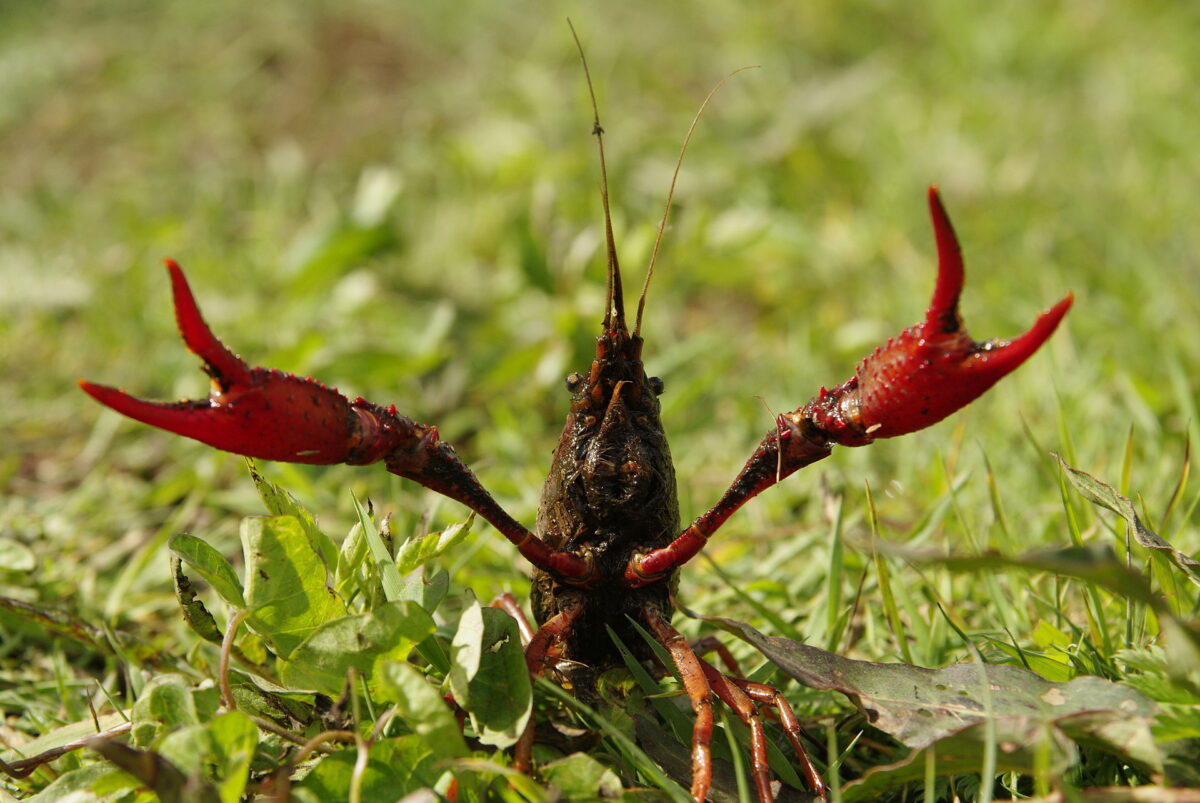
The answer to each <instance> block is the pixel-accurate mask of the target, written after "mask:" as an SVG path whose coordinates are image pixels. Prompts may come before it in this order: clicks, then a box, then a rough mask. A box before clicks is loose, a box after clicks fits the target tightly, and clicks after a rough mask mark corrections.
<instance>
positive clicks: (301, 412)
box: [79, 259, 383, 465]
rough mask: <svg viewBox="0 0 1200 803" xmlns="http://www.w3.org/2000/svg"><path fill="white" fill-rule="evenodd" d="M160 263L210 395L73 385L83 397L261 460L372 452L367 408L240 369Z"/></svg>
mask: <svg viewBox="0 0 1200 803" xmlns="http://www.w3.org/2000/svg"><path fill="white" fill-rule="evenodd" d="M166 266H167V271H168V273H170V276H171V288H172V291H173V294H174V299H175V320H176V322H177V323H178V325H179V332H180V334H181V335H183V341H184V343H185V344H187V347H188V349H189V350H191V351H192V352H193V353H194V354H196V355H197V356H198V357H199V358H200V359H201V360H203V361H204V370H205V372H206V373H208V375H209V376H211V377H212V380H213V383H212V384H213V387H212V392H211V393H210V394H209V396H208V398H206V399H184V400H183V401H178V402H152V401H146V400H144V399H139V398H137V397H136V396H131V395H129V394H128V393H125V392H124V391H122V390H118V389H117V388H112V387H108V386H106V385H97V384H93V383H91V382H87V381H85V380H80V381H79V387H80V388H82V389H83V391H84V392H85V393H87V394H88V395H90V396H91V397H92V398H94V399H95V400H96V401H98V402H100V403H101V404H103V405H105V406H106V407H111V408H112V409H113V410H116V411H117V412H118V413H121V414H122V415H126V416H128V417H130V418H132V419H134V420H136V421H141V422H142V423H143V424H149V425H150V426H152V427H158V428H159V429H164V430H166V431H168V432H173V433H175V434H177V435H183V436H184V437H186V438H192V439H194V440H198V441H200V442H201V443H206V444H208V445H209V446H214V447H216V448H218V449H222V450H224V451H227V452H233V453H235V454H241V455H246V456H248V457H257V458H262V459H264V460H282V461H286V462H292V463H310V464H318V465H327V464H332V463H341V462H344V461H346V460H348V459H355V458H358V457H359V456H360V455H365V454H367V453H373V452H374V451H375V450H377V448H380V444H381V443H382V442H383V441H381V440H380V436H379V432H378V431H377V430H378V427H377V426H375V424H377V418H378V415H377V414H376V412H375V411H374V410H373V409H372V406H371V405H369V404H366V403H363V404H360V405H357V406H354V405H351V404H350V401H349V400H348V399H347V398H346V397H345V396H343V395H342V394H340V393H338V392H337V391H336V390H331V389H329V388H327V387H325V386H324V385H323V384H321V383H320V382H317V381H315V380H312V379H303V378H301V377H298V376H294V375H292V374H287V373H283V372H281V371H272V370H269V369H266V368H254V367H251V366H249V365H247V364H246V363H245V361H243V360H242V358H241V357H238V356H237V355H236V354H234V353H233V352H232V351H230V350H229V349H228V348H227V347H226V346H225V344H223V343H222V342H221V341H220V340H219V339H217V336H216V335H214V334H213V333H212V330H210V329H209V328H208V324H206V323H205V322H204V318H203V316H202V315H201V314H200V308H199V306H198V305H197V304H196V299H195V297H193V296H192V291H191V288H189V287H188V283H187V279H186V278H185V277H184V275H183V270H182V269H181V268H180V267H179V265H178V264H176V263H175V262H174V261H172V260H169V259H168V260H166ZM375 459H377V458H375Z"/></svg>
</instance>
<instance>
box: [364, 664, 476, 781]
mask: <svg viewBox="0 0 1200 803" xmlns="http://www.w3.org/2000/svg"><path fill="white" fill-rule="evenodd" d="M378 680H379V687H378V690H377V691H376V696H377V697H378V699H380V700H382V701H384V702H388V703H395V705H396V708H397V709H398V711H399V715H400V718H401V719H403V720H404V721H405V722H406V723H407V724H408V726H409V727H410V728H412V730H413V731H414V732H415V733H416V734H417V735H418V736H420V737H421V738H422V739H423V740H425V743H426V744H427V745H428V746H429V749H431V750H432V751H433V752H434V753H435V754H436V755H438V756H439V757H443V758H445V757H449V758H458V757H461V756H465V755H467V752H468V751H467V744H466V742H464V741H463V737H462V732H461V731H460V730H459V728H458V722H457V721H455V719H454V715H453V714H452V713H450V709H449V708H448V707H447V706H446V701H445V700H443V699H442V695H441V693H440V692H439V691H438V690H437V688H436V687H435V686H433V685H432V684H431V683H430V682H429V681H428V680H426V678H425V676H424V675H422V674H421V673H420V672H419V671H417V669H416V668H415V667H413V666H412V665H410V664H406V663H401V662H396V661H389V662H387V663H384V664H382V665H381V666H380V667H379V675H378Z"/></svg>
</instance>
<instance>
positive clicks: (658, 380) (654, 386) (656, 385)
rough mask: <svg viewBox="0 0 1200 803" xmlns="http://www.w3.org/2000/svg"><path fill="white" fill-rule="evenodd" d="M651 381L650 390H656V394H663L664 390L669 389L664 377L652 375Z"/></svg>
mask: <svg viewBox="0 0 1200 803" xmlns="http://www.w3.org/2000/svg"><path fill="white" fill-rule="evenodd" d="M649 382H650V390H652V391H653V392H654V395H655V396H661V395H663V391H664V390H666V389H667V386H666V385H664V384H663V381H662V377H659V376H652V377H650V379H649Z"/></svg>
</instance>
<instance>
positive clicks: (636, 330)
mask: <svg viewBox="0 0 1200 803" xmlns="http://www.w3.org/2000/svg"><path fill="white" fill-rule="evenodd" d="M755 69H758V65H757V64H753V65H750V66H748V67H742V68H740V69H737V70H734V71H733V72H731V73H730V74H729V75H727V76H725V77H724V78H722V79H721V80H720V81H718V82H717V85H716V86H714V87H713V88H712V90H711V91H710V92H709V93H708V95H706V96H705V98H704V102H703V103H701V104H700V108H699V109H697V110H696V116H695V117H693V118H692V124H691V126H689V127H688V131H687V136H685V137H684V138H683V146H682V147H681V148H680V149H679V158H678V159H677V160H676V161H675V173H674V174H672V176H671V188H670V189H669V190H667V203H666V206H664V207H663V216H662V222H661V223H659V224H658V237H656V238H655V240H654V250H653V251H652V252H651V253H650V266H649V267H648V268H646V280H645V281H644V282H643V283H642V295H641V296H640V297H639V298H638V309H637V321H636V323H635V324H634V327H633V336H634V337H638V336H640V335H641V333H642V311H643V310H645V308H646V292H647V291H648V290H649V289H650V277H651V276H653V275H654V263H655V262H657V261H658V250H659V248H661V247H662V241H663V233H664V232H666V230H667V216H668V215H670V214H671V201H672V200H673V199H674V198H675V184H676V182H678V181H679V170H680V168H682V167H683V156H684V154H685V153H687V148H688V143H689V142H691V141H692V133H693V132H694V131H695V130H696V125H697V124H698V123H699V122H700V115H702V114H704V110H705V109H706V108H707V107H708V102H709V101H710V100H712V99H713V95H715V94H717V92H719V91H720V89H721V87H723V86H725V83H726V82H727V81H728V80H729V79H730V78H732V77H733V76H735V75H737V74H738V73H740V72H745V71H746V70H755ZM601 158H602V159H603V156H602V157H601Z"/></svg>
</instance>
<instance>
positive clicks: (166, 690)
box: [130, 674, 200, 747]
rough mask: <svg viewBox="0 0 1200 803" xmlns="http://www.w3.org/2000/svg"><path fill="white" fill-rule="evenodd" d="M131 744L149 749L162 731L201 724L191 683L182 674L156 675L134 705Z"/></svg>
mask: <svg viewBox="0 0 1200 803" xmlns="http://www.w3.org/2000/svg"><path fill="white" fill-rule="evenodd" d="M132 719H133V730H132V731H130V735H131V741H132V742H133V744H134V746H136V747H147V746H149V745H150V744H151V742H152V741H153V740H154V739H155V738H156V737H157V736H158V735H159V734H160V733H162V732H169V731H172V730H175V729H176V728H183V727H186V726H188V725H198V724H199V723H200V715H199V713H197V711H196V701H195V698H194V697H193V696H192V688H191V684H189V683H188V681H187V679H186V678H184V677H183V676H182V675H174V674H168V675H156V676H155V677H153V678H151V679H150V681H149V682H148V683H147V684H146V686H145V688H143V689H142V693H141V695H140V696H139V697H138V699H137V702H135V703H134V704H133V716H132Z"/></svg>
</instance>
